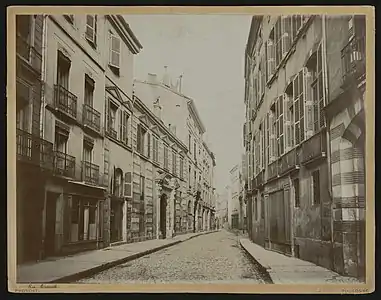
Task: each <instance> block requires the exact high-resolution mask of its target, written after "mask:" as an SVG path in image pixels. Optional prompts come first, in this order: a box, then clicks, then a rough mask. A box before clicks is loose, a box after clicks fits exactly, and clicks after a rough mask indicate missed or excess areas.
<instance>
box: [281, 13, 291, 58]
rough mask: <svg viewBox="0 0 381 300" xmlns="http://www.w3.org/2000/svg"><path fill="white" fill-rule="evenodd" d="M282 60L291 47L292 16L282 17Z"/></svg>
mask: <svg viewBox="0 0 381 300" xmlns="http://www.w3.org/2000/svg"><path fill="white" fill-rule="evenodd" d="M281 18H282V58H283V57H285V56H286V55H287V53H288V51H289V50H290V47H291V16H282V17H281Z"/></svg>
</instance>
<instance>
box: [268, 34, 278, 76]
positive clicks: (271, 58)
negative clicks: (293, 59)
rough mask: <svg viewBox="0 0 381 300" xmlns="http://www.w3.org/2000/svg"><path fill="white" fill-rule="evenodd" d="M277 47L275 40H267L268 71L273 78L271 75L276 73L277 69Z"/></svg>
mask: <svg viewBox="0 0 381 300" xmlns="http://www.w3.org/2000/svg"><path fill="white" fill-rule="evenodd" d="M275 67H276V66H275V47H274V42H273V41H271V40H268V42H267V72H268V75H269V76H268V79H270V78H271V76H272V75H273V74H274V71H275Z"/></svg>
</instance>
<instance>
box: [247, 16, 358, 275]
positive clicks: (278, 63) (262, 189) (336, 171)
mask: <svg viewBox="0 0 381 300" xmlns="http://www.w3.org/2000/svg"><path fill="white" fill-rule="evenodd" d="M360 20H361V18H357V17H351V16H345V17H344V16H343V17H338V16H330V17H326V16H314V15H312V16H310V15H308V16H307V15H293V16H255V17H253V19H252V24H251V29H250V34H249V38H248V43H247V46H246V63H245V87H246V91H245V104H246V123H245V125H244V145H245V148H246V155H247V160H248V180H247V189H248V190H247V195H248V199H247V201H248V206H247V212H248V215H249V222H248V223H249V224H248V230H249V233H250V236H251V239H252V240H253V241H254V242H256V243H258V244H260V245H262V246H264V247H266V248H269V249H272V250H276V251H281V252H283V253H286V254H289V255H293V256H295V257H298V258H301V259H304V260H308V261H311V262H314V263H316V264H318V265H321V266H323V267H326V268H330V269H333V270H335V271H337V272H339V273H342V274H348V275H352V276H358V277H361V276H362V275H361V274H363V269H364V264H363V262H364V252H361V251H360V248H361V247H360V244H361V242H360V241H361V237H362V236H363V234H364V231H361V230H362V229H361V226H357V225H358V224H363V214H361V209H358V208H359V207H364V203H365V202H361V200H360V201H358V200H359V199H364V197H365V196H364V189H361V187H363V184H364V176H363V174H364V171H363V170H364V169H363V167H364V163H363V156H361V155H360V153H361V151H360V150H359V149H358V147H359V146H358V144H356V143H363V140H361V139H363V133H364V128H365V126H364V124H363V123H361V120H363V113H362V107H363V106H361V105H362V104H361V103H362V101H363V100H362V96H361V93H362V92H361V91H362V90H361V88H362V86H364V82H363V80H362V79H361V74H358V73H356V74H357V75H358V76H357V75H356V76H357V77H356V78H355V79H353V78H354V77H353V76H352V72H354V71H353V68H355V69H356V68H357V69H359V68H362V69H361V71H360V69H359V70H357V69H356V72H360V73H361V72H362V75H363V74H364V69H363V62H364V53H365V52H364V47H363V46H364V43H363V38H364V31H363V29H364V24H361V21H360ZM356 22H357V23H356ZM354 24H356V26H355V25H354ZM358 24H360V25H358ZM356 27H357V28H356ZM336 35H337V36H336ZM359 36H360V37H359ZM358 37H359V38H358ZM358 40H359V42H357V41H358ZM348 42H349V44H350V46H347V48H346V47H345V46H346V45H347V44H348ZM351 43H352V44H351ZM348 47H349V48H348ZM345 49H347V50H345ZM348 49H349V50H348ZM333 61H335V63H333ZM340 74H341V75H340ZM342 76H343V77H342ZM349 77H350V78H351V79H348V78H349ZM342 78H345V79H348V80H349V81H348V80H347V84H348V82H350V83H351V84H350V86H351V88H353V89H354V90H355V91H357V94H354V95H356V96H352V100H350V99H348V97H349V96H348V94H347V96H344V97H346V99H347V100H348V101H347V103H346V105H348V106H346V107H349V109H346V108H344V110H343V111H342V112H340V109H338V108H337V106H336V105H337V104H336V105H334V104H332V105H331V104H330V103H331V102H332V103H333V102H336V101H335V99H336V98H337V97H339V98H340V97H342V96H340V95H341V94H343V93H344V95H345V92H343V91H342V89H343V85H342V84H343V79H342ZM344 81H345V80H344ZM354 81H355V82H356V84H354V83H353V82H354ZM349 98H350V97H349ZM341 101H343V100H341ZM334 106H335V107H336V109H329V108H330V107H334ZM340 107H341V108H343V106H340ZM328 111H330V113H328ZM349 112H350V113H349ZM352 119H354V120H355V121H354V123H351V122H352ZM359 120H360V121H359ZM350 124H352V125H350ZM353 124H356V125H357V127H356V125H353ZM337 126H339V127H337ZM348 126H349V127H348ZM336 127H337V128H336ZM346 128H349V129H348V130H347V131H346V132H347V133H346V135H344V132H345V129H346ZM359 128H360V129H359ZM339 129H340V130H339ZM361 133H362V134H361ZM348 137H351V138H352V139H350V138H348ZM358 141H359V142H358ZM360 148H361V147H360ZM344 149H347V150H344ZM344 152H345V153H346V152H348V153H349V152H350V153H351V154H349V156H348V157H347V156H346V155H344ZM359 156H361V158H360V157H359ZM358 157H359V159H357V158H358ZM344 164H345V167H342V168H340V166H342V165H344ZM351 168H352V169H351ZM347 172H352V173H351V174H352V175H353V179H352V180H346V179H344V177H345V178H347V177H346V175H347V174H346V173H347ZM352 175H351V176H352ZM349 185H350V186H349ZM344 188H345V190H344ZM349 190H355V191H356V192H354V195H352V196H350V195H347V194H348V193H350V192H349ZM346 193H347V194H346ZM351 199H356V201H355V202H356V204H355V205H354V206H351V204H350V203H352V202H351V201H352V200H351ZM345 201H347V202H346V205H348V206H346V205H344V206H342V204H343V202H345ZM353 201H354V200H353ZM352 204H353V203H352ZM351 210H354V211H356V212H360V213H358V214H357V215H356V214H355V217H353V218H352V217H349V215H352V214H351V213H349V211H351ZM354 224H356V225H354ZM354 237H356V238H354ZM355 253H356V254H355ZM357 254H358V255H357Z"/></svg>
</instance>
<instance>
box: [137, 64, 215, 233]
mask: <svg viewBox="0 0 381 300" xmlns="http://www.w3.org/2000/svg"><path fill="white" fill-rule="evenodd" d="M166 69H167V68H165V72H164V75H163V78H162V79H161V80H159V79H158V78H157V75H156V74H148V79H147V80H145V81H141V80H135V81H134V91H135V96H136V97H137V98H138V99H139V100H140V101H142V102H143V103H144V104H145V105H146V106H147V107H148V108H149V109H150V110H152V111H153V112H154V113H155V115H156V116H157V117H158V118H159V119H160V120H161V122H162V123H163V125H164V126H167V127H168V128H169V129H170V131H171V132H172V133H173V134H175V135H176V136H177V137H178V138H179V139H180V140H181V141H182V142H183V143H184V144H185V145H186V147H187V148H186V149H187V151H186V152H184V153H183V154H182V167H183V169H184V178H183V181H182V182H183V185H184V186H183V190H182V196H181V201H180V202H178V203H177V204H176V210H177V211H178V212H179V213H178V214H177V216H178V217H177V219H176V226H175V228H176V230H175V231H176V232H187V231H193V230H195V231H201V230H208V229H209V228H211V226H212V225H213V224H212V222H214V221H213V220H214V218H215V206H216V204H215V197H214V186H215V183H214V168H215V166H216V160H215V157H214V153H213V152H212V151H211V150H210V149H209V146H208V145H207V143H206V142H205V141H204V140H203V135H204V133H205V132H206V128H205V126H204V124H203V123H202V121H201V118H200V116H199V114H198V111H197V108H196V105H195V103H194V100H193V99H191V98H189V97H187V96H185V95H184V94H182V92H181V81H180V80H179V81H177V84H176V85H174V84H172V81H171V78H170V77H169V75H168V73H167V70H166ZM180 212H181V213H180ZM180 216H182V217H181V222H180Z"/></svg>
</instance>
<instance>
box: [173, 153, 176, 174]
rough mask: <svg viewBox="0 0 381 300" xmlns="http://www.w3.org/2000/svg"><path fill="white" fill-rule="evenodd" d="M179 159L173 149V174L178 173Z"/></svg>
mask: <svg viewBox="0 0 381 300" xmlns="http://www.w3.org/2000/svg"><path fill="white" fill-rule="evenodd" d="M176 169H177V161H176V152H175V151H174V150H172V174H174V175H176Z"/></svg>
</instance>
